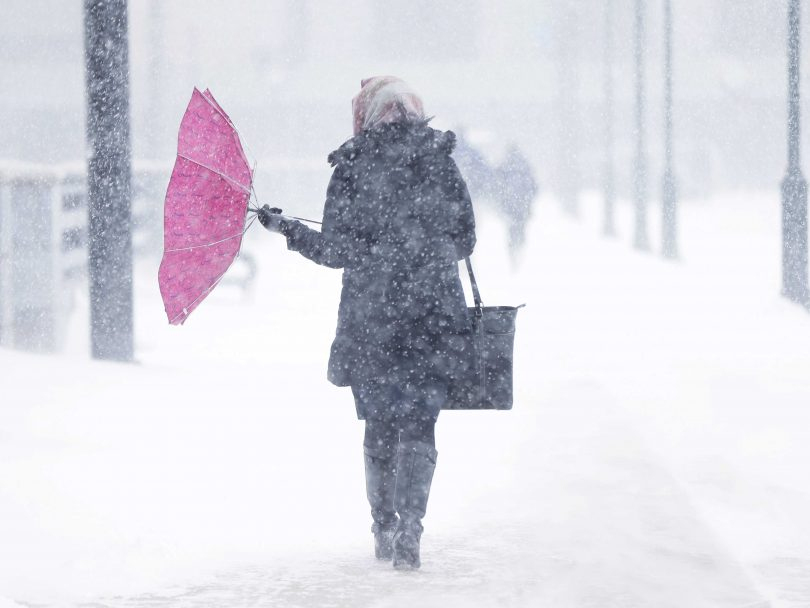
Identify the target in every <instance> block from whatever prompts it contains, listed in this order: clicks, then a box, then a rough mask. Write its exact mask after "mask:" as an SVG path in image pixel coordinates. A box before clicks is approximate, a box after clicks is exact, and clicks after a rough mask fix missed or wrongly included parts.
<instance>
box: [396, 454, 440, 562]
mask: <svg viewBox="0 0 810 608" xmlns="http://www.w3.org/2000/svg"><path fill="white" fill-rule="evenodd" d="M437 454H438V452H436V450H435V448H433V447H432V446H431V445H430V444H427V443H424V442H422V441H408V442H405V443H401V444H400V445H399V449H398V450H397V484H396V493H395V495H394V504H395V505H396V509H397V513H399V525H398V526H397V531H396V533H395V534H394V541H393V549H394V568H418V567H419V566H420V565H421V564H420V561H419V540H420V538H421V537H422V529H423V528H422V518H423V517H424V516H425V510H426V509H427V501H428V495H429V494H430V482H431V481H432V480H433V471H434V470H435V469H436V456H437Z"/></svg>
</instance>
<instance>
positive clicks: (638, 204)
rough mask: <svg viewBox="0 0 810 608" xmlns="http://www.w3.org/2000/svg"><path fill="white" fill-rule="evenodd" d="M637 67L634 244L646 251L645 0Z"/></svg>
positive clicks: (638, 22) (638, 14) (640, 6)
mask: <svg viewBox="0 0 810 608" xmlns="http://www.w3.org/2000/svg"><path fill="white" fill-rule="evenodd" d="M634 50H635V53H634V55H635V68H636V129H635V130H636V133H635V135H636V162H635V167H634V180H633V194H634V201H635V212H636V230H635V239H634V243H633V244H634V246H635V248H636V249H640V250H642V251H646V250H648V249H649V241H648V239H647V158H646V155H645V151H644V0H636V11H635V48H634Z"/></svg>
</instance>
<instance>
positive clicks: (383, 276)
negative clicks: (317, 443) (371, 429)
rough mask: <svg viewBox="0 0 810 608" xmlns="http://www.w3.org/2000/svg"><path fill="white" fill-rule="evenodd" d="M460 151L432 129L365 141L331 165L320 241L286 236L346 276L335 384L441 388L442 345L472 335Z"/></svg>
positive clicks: (471, 231)
mask: <svg viewBox="0 0 810 608" xmlns="http://www.w3.org/2000/svg"><path fill="white" fill-rule="evenodd" d="M454 145H455V135H454V134H453V133H452V132H449V131H448V132H444V133H443V132H440V131H436V130H434V129H431V128H430V127H428V126H427V125H426V124H424V123H421V124H417V125H403V124H388V125H384V126H381V127H378V128H376V129H373V130H368V131H364V132H363V133H361V134H360V135H358V136H355V137H353V138H352V139H350V140H348V141H347V142H346V143H345V144H343V145H342V146H341V147H340V148H339V149H338V150H336V151H335V152H333V153H332V154H331V155H330V156H329V161H330V163H331V164H332V165H333V166H334V173H333V175H332V179H331V181H330V183H329V188H328V190H327V196H326V203H325V206H324V215H323V226H322V229H321V231H320V232H318V231H316V230H312V229H310V228H308V227H306V226H304V225H303V224H300V223H297V222H296V223H292V224H290V225H288V226H286V227H285V230H284V233H285V235H286V236H287V246H288V248H289V249H291V250H294V251H298V252H299V253H301V254H302V255H304V256H305V257H307V258H309V259H311V260H313V261H315V262H317V263H318V264H322V265H324V266H329V267H331V268H343V290H342V293H341V299H340V307H339V310H338V322H337V331H336V335H335V340H334V342H333V344H332V349H331V354H330V358H329V371H328V378H329V380H330V381H331V382H332V383H333V384H336V385H338V386H348V385H352V386H359V385H360V384H362V383H365V382H368V381H369V380H381V381H385V382H390V383H394V384H399V385H402V384H404V383H417V384H419V383H423V382H425V381H431V380H432V379H436V378H438V379H439V380H441V375H442V364H441V356H440V355H441V353H438V352H437V349H439V342H438V336H439V335H441V334H443V333H444V334H446V333H452V332H464V331H467V330H468V328H469V326H470V324H469V318H468V311H467V306H466V303H465V300H464V293H463V291H462V287H461V282H460V280H459V274H458V264H457V261H458V260H460V259H462V258H464V257H466V256H468V255H470V254H471V253H472V250H473V246H474V245H475V219H474V217H473V211H472V205H471V202H470V196H469V193H468V192H467V187H466V185H465V183H464V180H463V179H462V177H461V175H460V174H459V171H458V169H457V167H456V164H455V162H454V161H453V159H452V158H451V156H450V154H451V152H452V151H453V148H454ZM361 416H362V413H361Z"/></svg>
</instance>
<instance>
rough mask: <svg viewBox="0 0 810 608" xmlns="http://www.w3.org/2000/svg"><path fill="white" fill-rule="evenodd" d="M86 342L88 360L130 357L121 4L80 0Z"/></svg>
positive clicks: (126, 63) (124, 58)
mask: <svg viewBox="0 0 810 608" xmlns="http://www.w3.org/2000/svg"><path fill="white" fill-rule="evenodd" d="M84 34H85V53H84V56H85V75H86V80H87V83H86V84H87V146H88V151H89V155H88V156H89V159H88V167H87V185H88V192H89V205H88V207H89V218H88V267H89V268H88V269H89V282H90V339H91V349H92V355H93V357H95V358H97V359H113V360H118V361H130V360H131V359H132V355H133V337H132V334H133V322H132V236H131V231H130V230H131V226H130V223H131V213H130V197H131V191H130V180H131V175H130V173H131V170H130V133H129V54H128V48H127V2H126V0H85V2H84Z"/></svg>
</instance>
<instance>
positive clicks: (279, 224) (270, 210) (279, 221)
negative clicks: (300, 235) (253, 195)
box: [256, 205, 284, 232]
mask: <svg viewBox="0 0 810 608" xmlns="http://www.w3.org/2000/svg"><path fill="white" fill-rule="evenodd" d="M256 216H257V217H258V218H259V222H261V224H262V226H264V227H265V228H267V229H268V230H269V231H270V232H281V231H282V228H283V227H284V218H282V216H281V209H279V208H278V207H271V206H270V205H264V206H263V207H262V208H261V209H259V211H257V212H256Z"/></svg>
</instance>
